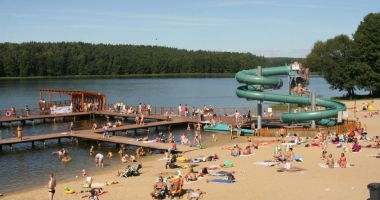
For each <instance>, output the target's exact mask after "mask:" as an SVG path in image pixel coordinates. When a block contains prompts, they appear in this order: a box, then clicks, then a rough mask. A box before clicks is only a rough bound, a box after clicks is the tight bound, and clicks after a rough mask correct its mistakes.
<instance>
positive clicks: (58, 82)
mask: <svg viewBox="0 0 380 200" xmlns="http://www.w3.org/2000/svg"><path fill="white" fill-rule="evenodd" d="M282 79H283V80H284V87H283V88H281V89H280V90H276V91H272V92H274V93H281V94H286V93H287V91H288V88H287V84H286V83H287V79H286V77H282ZM238 85H239V84H238V83H237V81H236V80H235V79H234V78H120V79H116V78H115V79H35V80H32V79H27V80H0V109H1V110H4V109H5V108H9V107H11V106H15V107H16V108H23V107H24V106H25V105H29V107H31V108H37V105H38V104H37V103H38V100H39V92H38V90H39V89H40V88H47V89H66V90H86V91H95V92H101V93H104V94H106V95H107V97H108V103H112V102H117V101H122V102H124V103H126V104H133V105H136V104H138V103H139V102H143V103H148V104H151V105H154V106H177V105H178V104H180V103H181V104H188V105H191V106H196V107H200V106H203V105H207V106H208V105H212V106H213V107H215V108H224V107H228V108H232V107H252V108H253V107H254V106H255V105H256V104H255V102H254V101H246V100H245V99H239V98H237V97H236V95H235V90H236V88H237V87H238ZM310 89H311V90H312V91H314V92H316V93H317V94H318V95H319V96H321V97H323V98H330V97H333V96H341V95H343V94H344V93H343V92H339V91H337V90H331V89H329V85H328V84H327V82H326V81H325V80H324V79H323V78H322V77H319V76H313V77H311V80H310ZM98 120H99V119H98ZM103 120H104V119H103ZM90 126H91V121H88V120H87V121H86V120H79V121H76V122H75V128H76V129H86V128H89V127H90ZM67 130H68V122H58V123H48V124H36V125H34V126H25V127H24V133H25V135H36V134H42V133H54V132H62V131H67ZM182 132H184V129H183V128H179V129H175V130H174V133H175V135H176V137H177V138H178V136H179V135H180V134H181V133H182ZM15 133H16V127H9V128H4V127H3V128H1V129H0V138H7V137H15ZM155 134H157V132H155V133H153V134H152V135H151V136H150V137H154V135H155ZM144 135H145V133H142V134H140V136H139V137H142V136H144ZM208 137H209V135H208V134H205V138H206V140H207V138H208ZM90 145H91V144H88V143H79V144H78V145H76V144H71V143H70V141H66V142H64V143H63V144H61V145H60V146H59V145H58V144H56V142H50V143H47V146H46V147H42V146H39V147H37V148H35V149H31V148H30V144H22V145H18V146H17V147H16V148H15V150H14V151H9V150H5V151H3V152H0V177H1V179H0V185H1V187H0V192H10V191H16V190H18V189H22V188H27V187H31V186H36V185H43V184H46V181H47V178H48V177H47V174H48V173H49V172H55V173H56V174H57V177H58V178H59V179H62V178H69V177H75V176H76V175H80V172H81V170H82V169H87V170H88V171H96V169H95V166H94V162H93V159H91V158H90V157H89V155H88V154H89V153H88V150H89V147H90ZM60 147H65V148H66V149H68V151H69V152H70V154H71V155H72V157H73V162H71V163H68V164H63V163H62V162H61V161H59V160H58V159H57V158H56V156H54V155H52V152H53V151H57V150H58V148H60ZM132 150H133V149H132ZM97 151H98V152H102V153H106V152H108V151H113V152H114V153H115V152H116V151H117V149H116V148H115V146H114V145H104V146H102V147H101V148H99V149H97ZM78 161H80V162H78ZM106 164H107V167H112V166H113V167H118V166H119V165H120V161H119V160H118V159H116V160H113V161H107V162H106Z"/></svg>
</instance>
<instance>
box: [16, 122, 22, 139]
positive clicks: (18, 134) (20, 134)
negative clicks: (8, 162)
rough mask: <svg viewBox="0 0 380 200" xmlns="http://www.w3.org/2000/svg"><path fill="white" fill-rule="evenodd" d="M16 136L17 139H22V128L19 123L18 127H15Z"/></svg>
mask: <svg viewBox="0 0 380 200" xmlns="http://www.w3.org/2000/svg"><path fill="white" fill-rule="evenodd" d="M17 138H18V139H19V140H22V128H21V126H20V125H18V127H17Z"/></svg>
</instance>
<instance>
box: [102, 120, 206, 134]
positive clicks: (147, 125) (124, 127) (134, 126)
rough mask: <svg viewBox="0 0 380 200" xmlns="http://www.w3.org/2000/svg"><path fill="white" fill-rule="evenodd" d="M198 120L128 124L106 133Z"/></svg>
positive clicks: (195, 121)
mask: <svg viewBox="0 0 380 200" xmlns="http://www.w3.org/2000/svg"><path fill="white" fill-rule="evenodd" d="M198 121H199V120H196V119H190V118H187V119H184V118H182V119H181V118H180V119H174V120H172V121H157V122H149V123H144V124H142V125H137V124H130V125H124V126H120V127H115V128H110V129H108V132H117V131H128V130H136V129H148V128H151V127H159V126H172V125H179V124H188V123H197V122H198ZM94 132H95V133H103V132H104V131H103V129H101V128H98V129H96V130H95V131H94Z"/></svg>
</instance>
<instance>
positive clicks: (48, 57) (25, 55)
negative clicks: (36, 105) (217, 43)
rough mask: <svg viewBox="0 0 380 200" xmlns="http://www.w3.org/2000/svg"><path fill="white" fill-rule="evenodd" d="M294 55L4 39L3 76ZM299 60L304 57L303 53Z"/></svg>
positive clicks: (156, 68)
mask: <svg viewBox="0 0 380 200" xmlns="http://www.w3.org/2000/svg"><path fill="white" fill-rule="evenodd" d="M294 60H296V59H294V58H265V57H262V56H256V55H253V54H251V53H235V52H214V51H191V50H184V49H175V48H168V47H159V46H138V45H109V44H88V43H82V42H59V43H40V42H27V43H21V44H17V43H0V76H1V77H27V76H63V75H68V76H70V75H125V74H153V73H154V74H164V73H235V72H237V71H239V70H242V69H247V68H252V67H256V66H258V65H261V66H272V65H284V64H285V63H288V64H290V63H291V62H293V61H294ZM298 60H299V59H298Z"/></svg>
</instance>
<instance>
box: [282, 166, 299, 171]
mask: <svg viewBox="0 0 380 200" xmlns="http://www.w3.org/2000/svg"><path fill="white" fill-rule="evenodd" d="M300 171H305V169H302V168H299V167H292V166H291V167H289V168H285V167H282V168H279V169H278V170H277V172H300Z"/></svg>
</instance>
